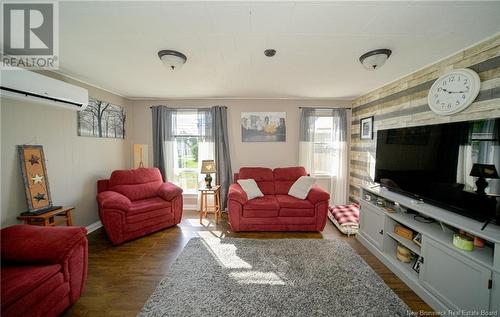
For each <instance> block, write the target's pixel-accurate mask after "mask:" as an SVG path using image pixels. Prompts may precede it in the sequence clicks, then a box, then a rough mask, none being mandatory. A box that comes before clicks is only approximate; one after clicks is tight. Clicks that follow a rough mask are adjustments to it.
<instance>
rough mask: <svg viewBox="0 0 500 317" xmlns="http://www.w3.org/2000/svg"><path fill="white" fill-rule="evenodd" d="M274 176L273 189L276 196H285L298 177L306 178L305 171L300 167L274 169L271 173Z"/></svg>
mask: <svg viewBox="0 0 500 317" xmlns="http://www.w3.org/2000/svg"><path fill="white" fill-rule="evenodd" d="M273 175H274V187H275V191H276V194H278V195H287V194H288V191H289V190H290V187H292V185H293V183H295V181H296V180H297V179H299V177H301V176H306V175H307V172H306V169H305V168H304V167H302V166H297V167H283V168H275V169H274V171H273Z"/></svg>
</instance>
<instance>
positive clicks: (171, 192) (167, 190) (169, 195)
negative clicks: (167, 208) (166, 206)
mask: <svg viewBox="0 0 500 317" xmlns="http://www.w3.org/2000/svg"><path fill="white" fill-rule="evenodd" d="M180 195H182V188H180V187H179V186H177V185H175V184H172V183H170V182H166V183H163V184H161V186H160V188H158V196H160V197H161V198H163V199H164V200H166V201H171V200H172V199H174V198H175V197H177V196H180Z"/></svg>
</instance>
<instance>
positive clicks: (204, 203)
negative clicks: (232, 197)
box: [199, 185, 221, 223]
mask: <svg viewBox="0 0 500 317" xmlns="http://www.w3.org/2000/svg"><path fill="white" fill-rule="evenodd" d="M220 187H221V186H220V185H215V186H213V187H212V188H200V189H199V191H200V194H201V195H200V199H201V200H200V223H202V220H203V218H204V217H206V216H207V214H208V212H209V211H213V212H214V214H215V223H217V222H218V221H219V217H220V213H221V210H220ZM209 195H212V196H213V197H214V200H213V204H211V205H209V204H208V196H209Z"/></svg>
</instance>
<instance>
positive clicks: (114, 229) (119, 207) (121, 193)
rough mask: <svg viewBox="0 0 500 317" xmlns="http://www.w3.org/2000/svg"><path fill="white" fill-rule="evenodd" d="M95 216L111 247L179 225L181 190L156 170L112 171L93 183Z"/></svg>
mask: <svg viewBox="0 0 500 317" xmlns="http://www.w3.org/2000/svg"><path fill="white" fill-rule="evenodd" d="M97 202H98V204H99V216H100V217H101V221H102V224H103V225H104V229H105V230H106V234H107V235H108V238H109V239H110V240H111V242H112V243H113V244H114V245H117V244H120V243H123V242H125V241H128V240H132V239H134V238H137V237H142V236H144V235H146V234H149V233H152V232H155V231H159V230H161V229H165V228H168V227H171V226H174V225H176V224H178V223H179V222H181V217H182V207H183V206H182V189H181V188H180V187H178V186H176V185H174V184H172V183H169V182H167V183H164V182H163V180H162V177H161V174H160V170H159V169H157V168H138V169H134V170H122V171H114V172H113V173H111V177H110V178H109V179H105V180H99V181H97Z"/></svg>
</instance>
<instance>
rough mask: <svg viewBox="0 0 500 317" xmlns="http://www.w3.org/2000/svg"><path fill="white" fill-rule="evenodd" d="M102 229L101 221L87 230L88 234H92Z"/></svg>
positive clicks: (89, 226)
mask: <svg viewBox="0 0 500 317" xmlns="http://www.w3.org/2000/svg"><path fill="white" fill-rule="evenodd" d="M101 227H102V222H101V221H100V220H99V221H96V222H94V223H92V224H90V225H88V226H86V227H85V229H87V234H90V233H92V232H94V231H96V230H97V229H99V228H101Z"/></svg>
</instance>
